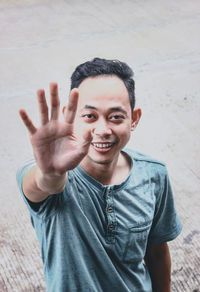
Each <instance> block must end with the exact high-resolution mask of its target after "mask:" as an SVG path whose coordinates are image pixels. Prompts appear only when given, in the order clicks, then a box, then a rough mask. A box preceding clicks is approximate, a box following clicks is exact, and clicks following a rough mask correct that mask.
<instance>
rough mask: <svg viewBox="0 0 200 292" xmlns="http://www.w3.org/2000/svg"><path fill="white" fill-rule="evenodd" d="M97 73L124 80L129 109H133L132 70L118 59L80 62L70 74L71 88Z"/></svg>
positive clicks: (96, 59)
mask: <svg viewBox="0 0 200 292" xmlns="http://www.w3.org/2000/svg"><path fill="white" fill-rule="evenodd" d="M99 75H116V76H118V77H119V78H120V79H121V80H122V81H123V82H124V84H125V86H126V88H127V90H128V93H129V100H130V105H131V109H132V110H133V109H134V107H135V81H134V80H133V71H132V69H131V68H130V67H129V66H128V65H127V64H126V63H124V62H121V61H119V60H106V59H101V58H94V59H93V60H91V61H87V62H85V63H83V64H80V65H79V66H77V67H76V69H75V71H74V72H73V74H72V76H71V89H73V88H77V87H78V86H79V85H80V84H81V82H82V81H83V80H84V79H86V78H88V77H96V76H99Z"/></svg>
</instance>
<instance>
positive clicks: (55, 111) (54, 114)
mask: <svg viewBox="0 0 200 292" xmlns="http://www.w3.org/2000/svg"><path fill="white" fill-rule="evenodd" d="M50 101H51V120H57V119H58V117H59V111H60V99H59V96H58V84H57V83H50Z"/></svg>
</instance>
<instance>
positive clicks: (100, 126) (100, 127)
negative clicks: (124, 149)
mask: <svg viewBox="0 0 200 292" xmlns="http://www.w3.org/2000/svg"><path fill="white" fill-rule="evenodd" d="M92 132H93V134H94V135H96V136H101V137H106V136H110V135H111V134H112V131H111V129H110V127H109V126H108V124H107V122H106V121H105V120H103V119H102V120H98V121H97V122H96V123H95V125H94V128H93V131H92Z"/></svg>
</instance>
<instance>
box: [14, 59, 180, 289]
mask: <svg viewBox="0 0 200 292" xmlns="http://www.w3.org/2000/svg"><path fill="white" fill-rule="evenodd" d="M132 76H133V72H132V70H131V69H130V68H129V67H128V66H127V65H126V64H125V63H123V62H120V61H117V60H105V59H100V58H95V59H94V60H92V61H89V62H86V63H84V64H81V65H79V66H78V67H77V68H76V70H75V72H74V73H73V74H72V77H71V81H72V83H71V93H70V96H69V103H68V106H66V107H64V108H63V115H64V121H61V120H60V119H59V112H60V108H59V107H60V101H59V97H58V88H57V84H56V83H51V84H50V104H51V111H50V113H49V112H48V107H47V102H46V97H45V92H44V90H39V91H38V92H37V95H38V105H39V113H40V122H41V125H40V127H39V128H36V127H35V126H34V124H33V123H32V121H31V120H30V118H29V116H28V115H27V113H26V112H25V111H24V110H20V116H21V118H22V120H23V122H24V124H25V126H26V128H27V129H28V131H29V134H30V140H31V143H32V147H33V153H34V157H35V159H34V160H33V161H31V162H30V163H29V164H27V165H25V166H24V167H23V168H22V169H21V170H20V171H19V172H18V175H17V179H18V183H19V188H20V190H21V193H22V196H23V198H24V200H25V202H26V204H27V206H28V208H29V211H30V213H31V220H32V224H33V227H34V228H35V231H36V234H37V237H38V240H39V243H40V246H41V253H42V259H43V263H44V274H45V281H46V285H47V291H52V292H55V291H58V292H62V291H69V292H71V291H79V292H81V291H83V292H89V291H91V292H112V291H115V292H126V291H131V292H137V291H140V292H142V291H148V292H150V291H159V292H169V291H170V268H171V262H170V254H169V249H168V245H167V241H170V240H172V239H174V238H175V237H177V236H178V234H179V233H180V232H181V224H180V222H179V219H178V216H177V213H176V210H175V207H174V201H173V195H172V191H171V187H170V182H169V178H168V175H167V171H166V167H165V165H164V164H163V163H161V162H159V161H156V160H154V159H151V158H149V157H147V156H145V155H143V154H140V153H136V152H134V151H131V150H127V149H124V147H125V145H126V144H127V142H128V140H129V138H130V134H131V131H134V130H135V128H136V126H137V124H138V122H139V120H140V117H141V110H140V109H135V108H134V106H135V93H134V80H133V78H132ZM49 114H50V116H49Z"/></svg>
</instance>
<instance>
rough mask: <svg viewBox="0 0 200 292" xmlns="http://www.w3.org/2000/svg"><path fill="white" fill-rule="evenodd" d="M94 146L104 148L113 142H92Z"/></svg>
mask: <svg viewBox="0 0 200 292" xmlns="http://www.w3.org/2000/svg"><path fill="white" fill-rule="evenodd" d="M92 145H93V146H94V147H95V148H99V149H106V148H110V147H111V146H113V145H114V143H92Z"/></svg>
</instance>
